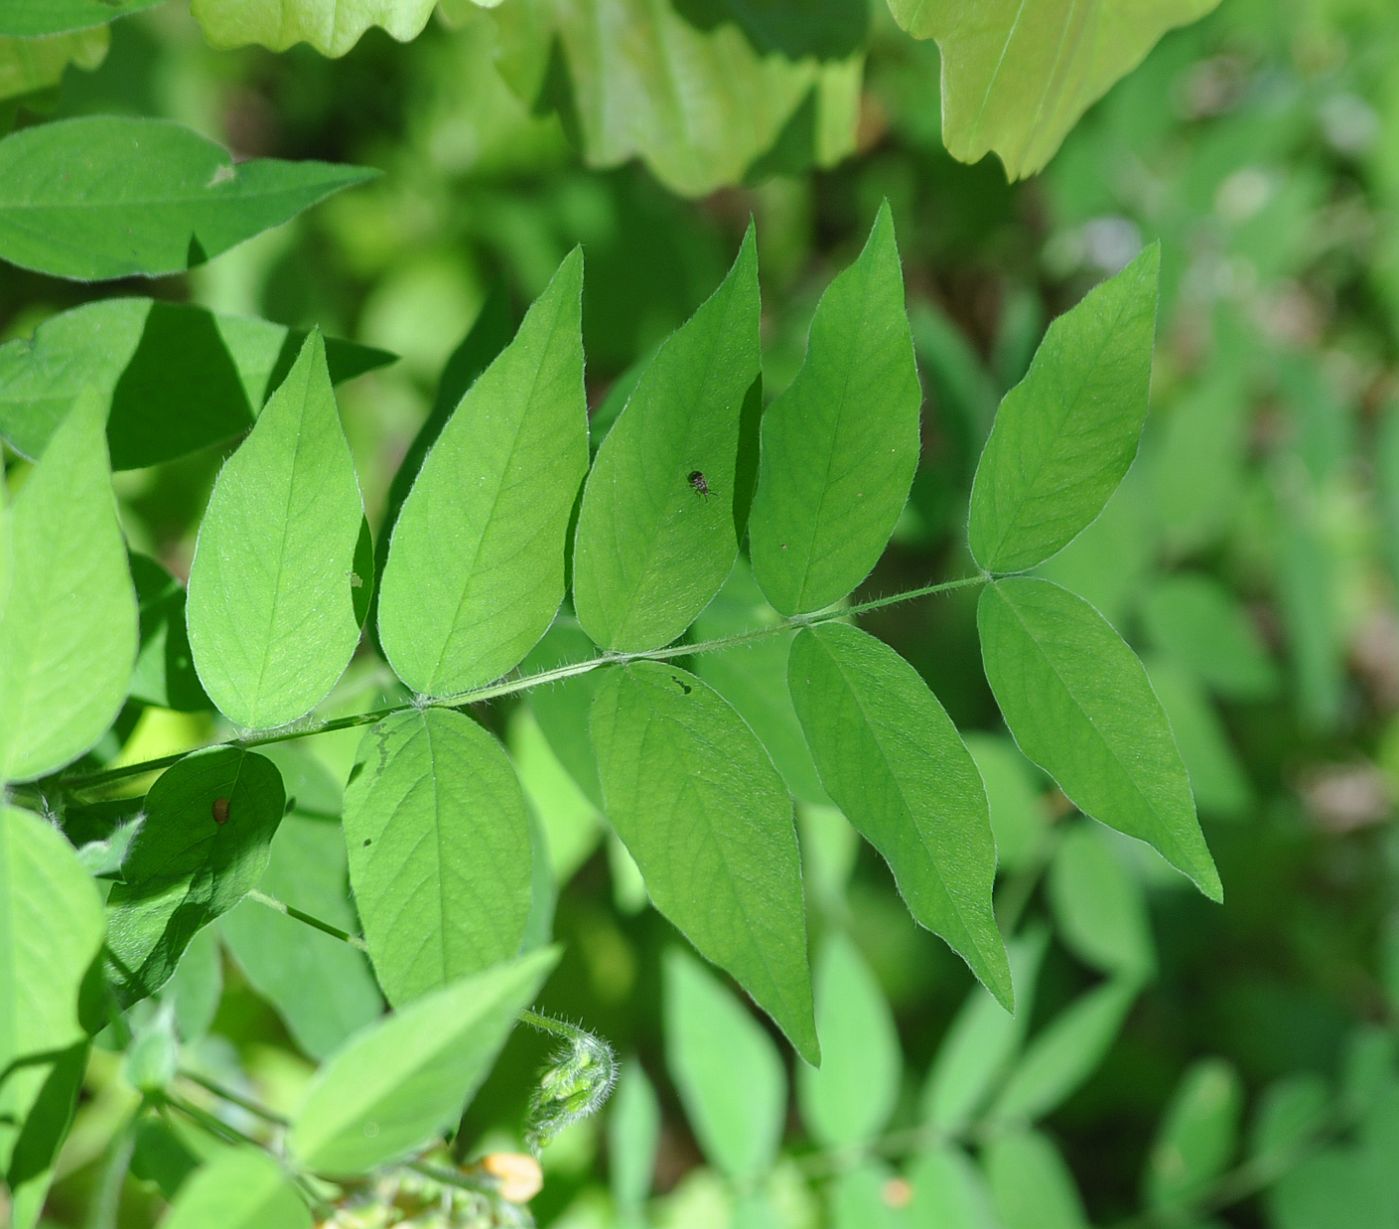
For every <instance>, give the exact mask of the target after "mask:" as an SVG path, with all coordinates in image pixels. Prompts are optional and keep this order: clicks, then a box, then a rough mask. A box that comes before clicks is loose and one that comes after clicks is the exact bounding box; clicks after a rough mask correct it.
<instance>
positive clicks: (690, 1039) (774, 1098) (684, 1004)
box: [664, 950, 787, 1182]
mask: <svg viewBox="0 0 1399 1229" xmlns="http://www.w3.org/2000/svg"><path fill="white" fill-rule="evenodd" d="M664 999H665V1044H666V1065H667V1066H668V1067H669V1069H670V1074H671V1078H672V1079H673V1080H674V1081H675V1086H676V1088H677V1089H678V1090H679V1092H680V1098H681V1101H682V1102H683V1104H684V1106H685V1112H686V1115H687V1116H688V1117H689V1119H690V1123H691V1125H692V1126H693V1127H694V1129H695V1134H696V1136H697V1137H698V1138H699V1141H700V1146H701V1147H702V1148H703V1149H704V1153H705V1156H707V1157H708V1158H709V1159H710V1160H711V1161H712V1162H713V1163H714V1164H715V1165H717V1166H718V1167H719V1168H720V1169H722V1170H723V1171H724V1172H725V1173H726V1174H728V1175H729V1176H730V1177H731V1178H734V1179H736V1180H738V1181H742V1182H751V1181H752V1180H753V1179H755V1178H757V1177H760V1176H761V1175H762V1174H764V1173H766V1172H767V1171H768V1170H769V1169H770V1168H771V1167H772V1164H773V1162H774V1161H775V1160H776V1159H777V1149H778V1145H779V1144H780V1142H781V1139H782V1128H783V1124H784V1121H785V1119H786V1107H787V1077H786V1073H785V1072H784V1070H783V1067H782V1059H781V1057H780V1056H779V1055H778V1052H777V1047H776V1046H775V1045H773V1043H772V1040H771V1039H770V1038H769V1037H768V1035H767V1033H766V1032H764V1031H763V1028H762V1026H761V1025H760V1024H759V1023H758V1022H757V1021H756V1020H755V1019H754V1018H753V1017H752V1015H750V1014H749V1012H748V1011H747V1010H746V1009H745V1008H744V1006H743V1004H742V1003H741V1002H740V1001H739V1000H738V999H737V998H735V997H734V996H733V995H732V994H730V993H729V992H728V991H727V990H725V989H724V987H723V986H722V985H721V984H720V982H719V981H718V980H717V979H716V978H715V977H714V976H713V975H712V974H711V973H709V972H708V971H707V970H706V969H705V968H704V967H703V966H702V965H701V964H699V963H698V962H697V961H696V960H694V959H693V958H692V957H690V956H688V955H686V954H685V953H683V952H681V951H677V950H672V951H670V952H669V953H667V955H666V960H665V983H664Z"/></svg>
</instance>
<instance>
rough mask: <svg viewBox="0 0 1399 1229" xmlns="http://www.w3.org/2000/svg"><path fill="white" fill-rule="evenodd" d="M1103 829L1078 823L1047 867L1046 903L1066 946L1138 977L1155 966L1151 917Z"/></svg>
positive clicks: (1109, 969) (1103, 966)
mask: <svg viewBox="0 0 1399 1229" xmlns="http://www.w3.org/2000/svg"><path fill="white" fill-rule="evenodd" d="M1114 843H1120V840H1119V838H1115V837H1112V836H1111V835H1110V834H1109V833H1107V832H1105V831H1104V830H1103V829H1102V828H1099V827H1097V826H1096V825H1092V824H1086V823H1082V822H1080V823H1076V824H1075V825H1074V826H1073V827H1072V828H1070V829H1069V831H1068V832H1066V833H1065V834H1064V836H1063V837H1062V838H1061V839H1060V841H1059V845H1058V847H1057V848H1056V849H1055V851H1054V860H1053V862H1051V863H1050V866H1049V903H1050V906H1051V908H1052V909H1053V912H1054V920H1055V922H1056V923H1057V924H1058V934H1059V937H1060V939H1061V940H1062V941H1063V943H1064V945H1065V946H1066V947H1068V949H1069V950H1070V951H1071V952H1073V954H1074V955H1075V956H1077V957H1078V958H1079V959H1080V960H1082V961H1084V962H1085V963H1086V964H1089V965H1091V966H1093V967H1094V968H1096V969H1099V970H1101V971H1102V972H1104V973H1121V974H1124V975H1126V976H1129V977H1130V976H1135V977H1138V978H1140V979H1141V980H1146V979H1147V978H1149V977H1150V976H1151V975H1152V973H1153V972H1155V969H1156V951H1155V945H1154V944H1153V942H1152V938H1151V919H1150V917H1149V916H1148V914H1147V909H1146V898H1145V896H1144V895H1143V893H1142V889H1141V885H1140V884H1139V883H1138V882H1137V880H1136V879H1135V878H1134V877H1133V876H1132V874H1131V873H1130V872H1129V871H1128V870H1127V868H1126V867H1125V866H1123V864H1122V860H1121V858H1120V857H1119V856H1118V854H1117V853H1116V851H1115V850H1114V848H1113V845H1114Z"/></svg>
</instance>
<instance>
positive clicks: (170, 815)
mask: <svg viewBox="0 0 1399 1229" xmlns="http://www.w3.org/2000/svg"><path fill="white" fill-rule="evenodd" d="M284 802H285V794H284V793H283V790H282V778H281V774H280V773H279V772H278V771H277V769H276V767H275V766H274V765H273V764H272V762H271V761H270V760H267V759H265V758H264V757H263V756H261V755H254V754H253V753H251V752H248V751H244V750H242V749H241V748H235V747H212V748H209V749H208V750H205V751H196V752H194V753H193V754H191V755H187V756H185V758H184V759H182V760H180V761H179V763H177V764H175V765H174V766H173V767H171V768H168V769H166V771H165V772H164V773H162V774H161V776H160V778H159V779H158V780H157V781H156V783H155V784H154V785H153V786H151V791H150V793H149V794H147V795H146V801H145V806H144V808H143V810H144V812H145V819H144V820H143V821H142V823H141V827H140V828H139V829H138V831H137V833H136V836H135V837H134V838H133V840H132V842H131V845H130V847H129V848H128V850H127V853H126V857H125V859H124V860H123V862H122V880H121V882H119V883H115V884H113V885H112V890H111V892H110V894H109V895H108V897H107V958H108V964H109V973H110V976H111V980H112V984H113V989H114V990H115V992H116V994H117V997H118V999H119V1000H120V1001H121V1002H122V1003H123V1004H127V1003H132V1002H135V1001H136V1000H137V999H140V998H144V997H145V996H146V995H148V994H153V993H154V992H155V991H156V990H158V989H159V988H160V987H161V986H162V985H164V984H165V982H166V981H167V980H168V979H169V977H170V975H171V974H172V973H174V971H175V966H176V965H177V964H178V963H179V960H180V957H181V955H182V954H183V953H184V950H185V948H186V947H187V946H188V945H189V942H190V940H191V939H192V938H193V937H194V936H195V934H197V933H198V932H199V930H201V929H202V928H203V927H204V926H207V925H208V924H209V923H210V922H212V921H213V920H214V919H215V918H217V917H219V916H221V915H222V914H224V913H227V912H228V910H230V909H231V908H233V906H234V905H236V904H237V903H238V902H239V901H240V900H242V899H243V897H244V896H245V895H246V894H247V893H248V892H249V891H250V890H251V889H252V888H253V887H254V886H256V884H257V882H258V880H259V879H260V878H261V877H262V873H263V871H264V870H265V869H266V867H267V859H268V845H269V844H270V843H271V841H272V836H273V834H274V833H275V832H276V831H277V825H278V824H279V823H280V822H281V819H282V809H283V805H284Z"/></svg>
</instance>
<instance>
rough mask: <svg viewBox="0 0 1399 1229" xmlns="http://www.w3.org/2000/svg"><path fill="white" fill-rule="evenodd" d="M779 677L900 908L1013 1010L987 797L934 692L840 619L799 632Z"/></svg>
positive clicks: (826, 780)
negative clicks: (996, 904)
mask: <svg viewBox="0 0 1399 1229" xmlns="http://www.w3.org/2000/svg"><path fill="white" fill-rule="evenodd" d="M788 682H789V686H790V687H791V691H792V700H793V703H795V705H796V708H797V716H798V717H800V718H801V723H802V728H803V729H804V730H805V731H806V738H807V742H808V743H809V744H810V746H811V752H812V755H813V756H814V757H815V760H816V766H817V768H818V769H820V772H821V782H822V784H823V785H825V787H826V790H827V791H828V792H829V793H830V795H831V797H832V798H833V799H835V802H836V805H837V806H839V807H840V809H841V810H842V811H844V812H845V814H846V816H847V817H848V818H849V819H850V822H851V823H852V824H854V825H855V827H856V828H858V829H859V830H860V832H861V833H862V834H863V835H864V837H865V839H866V840H868V841H869V842H870V843H871V844H872V845H873V846H874V847H875V848H876V849H878V850H879V852H880V853H881V854H882V855H883V856H884V858H885V860H886V861H887V862H888V863H889V866H890V868H891V869H892V870H893V872H894V878H895V880H896V881H897V882H898V885H899V892H900V893H901V894H902V896H903V898H904V901H905V903H906V904H907V905H908V908H909V912H910V913H912V914H913V916H914V917H915V918H916V919H917V920H918V922H919V923H920V924H921V925H923V926H926V927H927V928H928V929H929V930H931V931H932V932H933V933H934V934H936V935H939V936H940V937H941V938H943V939H944V940H946V942H947V943H948V945H949V946H950V947H951V948H952V950H953V951H955V952H956V953H957V954H958V955H959V956H961V957H962V959H963V960H965V961H966V962H967V964H968V965H969V966H970V967H971V970H972V972H973V973H975V974H976V976H977V977H978V978H980V979H981V981H982V982H983V983H985V985H986V986H987V987H989V988H990V990H991V991H992V993H994V994H995V995H996V997H997V998H998V999H1000V1001H1001V1003H1002V1004H1003V1005H1004V1006H1005V1007H1006V1009H1007V1010H1010V1008H1011V1004H1012V1001H1013V997H1014V995H1013V991H1012V988H1011V981H1010V966H1009V964H1008V963H1007V961H1006V953H1005V946H1004V944H1003V943H1002V941H1001V934H1000V931H999V930H998V929H997V928H996V918H995V914H994V913H993V912H992V909H991V887H992V884H993V882H994V880H995V877H996V845H995V841H994V839H993V838H992V835H991V820H990V816H989V814H988V812H987V807H986V791H985V789H984V788H983V786H982V784H981V777H980V775H979V774H978V773H977V770H976V765H975V764H974V763H973V762H972V758H971V755H970V754H969V753H968V751H967V749H966V746H965V745H964V744H963V743H962V739H961V736H960V735H959V734H958V733H957V728H956V727H955V726H954V725H953V724H952V720H951V718H949V717H948V715H947V713H946V712H945V711H944V710H943V707H942V705H941V704H939V703H938V700H937V697H936V696H935V695H933V693H932V692H931V691H930V690H929V688H928V685H927V684H926V683H925V682H924V681H923V679H922V678H921V677H920V676H919V674H918V672H917V671H916V670H915V669H914V668H913V667H912V666H910V665H909V664H908V663H907V662H906V661H904V660H903V659H902V658H901V657H900V656H899V655H898V654H897V653H895V652H894V651H893V650H892V649H890V648H889V647H887V646H886V645H884V644H882V643H881V642H880V641H878V640H876V639H874V637H872V636H869V635H866V634H865V633H864V632H862V631H859V630H858V629H857V628H854V627H849V626H847V625H845V624H840V623H825V624H822V625H820V626H818V627H808V628H806V629H805V630H804V631H802V632H801V634H800V635H798V636H797V638H796V640H794V641H793V642H792V656H791V661H790V664H789V667H788Z"/></svg>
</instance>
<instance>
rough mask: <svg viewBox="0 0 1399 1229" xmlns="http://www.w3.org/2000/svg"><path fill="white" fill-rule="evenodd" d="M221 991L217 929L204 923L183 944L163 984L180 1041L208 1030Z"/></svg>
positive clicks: (193, 1039)
mask: <svg viewBox="0 0 1399 1229" xmlns="http://www.w3.org/2000/svg"><path fill="white" fill-rule="evenodd" d="M222 994H223V964H222V961H221V959H220V956H219V932H218V930H217V928H215V927H211V926H206V927H205V928H204V929H203V930H201V931H200V932H199V933H198V934H196V935H195V936H194V938H193V939H191V940H190V941H189V946H188V947H187V948H185V951H184V955H183V956H181V957H180V962H179V964H177V965H176V966H175V972H174V974H173V975H172V976H171V978H170V981H169V983H168V984H167V987H166V995H165V998H166V999H167V1001H168V1002H169V1003H170V1004H171V1005H172V1007H173V1008H174V1013H175V1029H176V1031H177V1032H178V1033H179V1035H180V1038H181V1039H182V1040H184V1041H198V1040H199V1039H200V1038H201V1037H203V1036H204V1034H205V1033H207V1032H208V1031H209V1026H210V1025H211V1024H212V1023H213V1022H214V1014H215V1013H216V1012H217V1011H218V1009H219V998H220V997H221V996H222Z"/></svg>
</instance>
